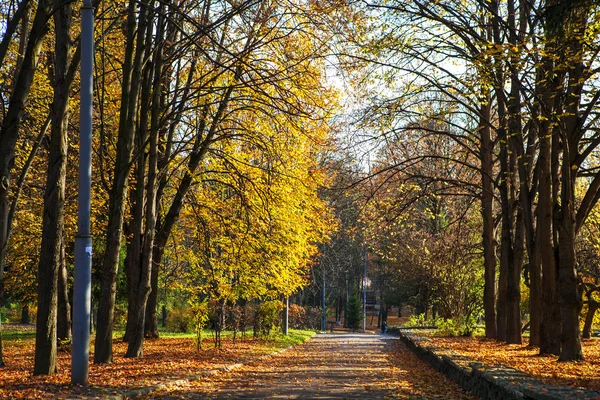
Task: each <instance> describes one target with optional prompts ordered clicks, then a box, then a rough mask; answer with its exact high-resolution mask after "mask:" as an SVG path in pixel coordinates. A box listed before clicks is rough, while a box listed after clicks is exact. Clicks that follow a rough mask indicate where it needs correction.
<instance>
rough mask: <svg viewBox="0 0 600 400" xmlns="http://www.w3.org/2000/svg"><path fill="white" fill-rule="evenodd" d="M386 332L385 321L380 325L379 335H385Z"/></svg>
mask: <svg viewBox="0 0 600 400" xmlns="http://www.w3.org/2000/svg"><path fill="white" fill-rule="evenodd" d="M386 330H387V324H386V323H385V321H383V322H382V323H381V333H385V331H386Z"/></svg>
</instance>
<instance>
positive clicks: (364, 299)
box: [362, 244, 367, 332]
mask: <svg viewBox="0 0 600 400" xmlns="http://www.w3.org/2000/svg"><path fill="white" fill-rule="evenodd" d="M363 258H364V262H365V272H364V276H363V323H362V326H363V327H362V328H363V332H364V331H366V330H367V245H366V244H365V245H364V247H363Z"/></svg>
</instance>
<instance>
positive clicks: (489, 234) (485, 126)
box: [479, 94, 498, 338]
mask: <svg viewBox="0 0 600 400" xmlns="http://www.w3.org/2000/svg"><path fill="white" fill-rule="evenodd" d="M487 99H488V101H487V102H485V104H482V105H481V107H480V118H481V121H480V123H479V135H480V150H479V151H480V158H481V184H482V191H481V216H482V219H483V263H484V275H485V284H484V289H483V308H484V314H485V336H486V337H487V338H496V336H497V333H498V332H497V329H496V244H495V241H494V187H493V179H492V176H493V173H494V171H493V161H492V156H493V154H492V151H493V149H492V147H493V145H492V140H491V135H490V127H489V123H490V105H489V104H490V102H491V101H490V100H491V99H490V96H489V94H488V95H487Z"/></svg>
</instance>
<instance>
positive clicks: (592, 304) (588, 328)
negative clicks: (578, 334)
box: [582, 294, 600, 339]
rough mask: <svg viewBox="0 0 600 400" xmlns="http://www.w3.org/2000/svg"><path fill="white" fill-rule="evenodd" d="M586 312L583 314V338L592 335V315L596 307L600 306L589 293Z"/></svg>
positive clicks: (596, 309)
mask: <svg viewBox="0 0 600 400" xmlns="http://www.w3.org/2000/svg"><path fill="white" fill-rule="evenodd" d="M587 305H588V312H587V314H586V315H585V323H584V325H583V334H582V338H583V339H589V338H591V337H592V325H593V323H594V315H595V314H596V311H598V307H600V303H598V302H597V301H595V300H594V299H592V296H591V294H590V295H588V302H587Z"/></svg>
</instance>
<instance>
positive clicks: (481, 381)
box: [393, 329, 600, 400]
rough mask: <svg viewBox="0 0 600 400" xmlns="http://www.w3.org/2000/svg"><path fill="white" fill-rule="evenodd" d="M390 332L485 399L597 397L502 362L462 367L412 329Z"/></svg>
mask: <svg viewBox="0 0 600 400" xmlns="http://www.w3.org/2000/svg"><path fill="white" fill-rule="evenodd" d="M393 333H394V334H397V335H399V336H400V340H401V341H402V342H403V343H404V344H406V346H407V347H408V348H409V349H410V350H412V351H413V352H414V353H415V354H416V355H417V356H418V357H419V358H420V359H421V360H423V361H426V362H428V363H429V364H430V365H431V366H432V367H434V368H435V369H436V370H438V371H440V372H442V373H443V374H444V375H446V376H447V377H448V378H449V379H451V380H452V381H454V382H456V383H457V384H458V385H459V386H460V387H461V388H462V389H464V390H465V391H467V392H470V393H471V394H474V395H476V396H478V397H480V398H482V399H486V400H487V399H489V400H566V399H574V400H583V399H598V398H600V392H597V391H592V390H586V389H578V388H566V387H559V386H549V385H545V384H544V383H542V382H540V381H538V380H536V379H534V378H533V377H531V376H530V375H527V374H525V373H524V372H522V371H520V370H517V369H514V368H510V367H507V366H504V365H494V366H487V365H483V364H481V363H470V364H469V367H464V366H462V365H460V364H458V363H456V362H455V361H454V360H453V359H452V358H450V357H449V356H447V355H440V354H438V353H436V352H435V350H434V349H433V348H431V347H428V346H427V339H426V338H423V337H420V336H418V335H416V334H415V333H414V332H411V331H408V330H404V329H398V330H397V331H396V330H394V332H393Z"/></svg>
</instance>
